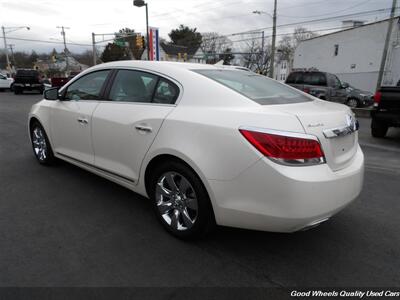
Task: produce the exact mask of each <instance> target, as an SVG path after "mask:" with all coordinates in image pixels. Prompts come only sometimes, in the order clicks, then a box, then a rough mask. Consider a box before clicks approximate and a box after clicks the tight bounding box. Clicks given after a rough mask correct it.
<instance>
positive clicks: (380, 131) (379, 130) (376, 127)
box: [371, 119, 389, 138]
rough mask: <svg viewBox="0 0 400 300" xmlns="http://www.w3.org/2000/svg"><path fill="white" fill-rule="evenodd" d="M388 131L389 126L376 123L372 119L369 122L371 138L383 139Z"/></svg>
mask: <svg viewBox="0 0 400 300" xmlns="http://www.w3.org/2000/svg"><path fill="white" fill-rule="evenodd" d="M388 129H389V126H387V125H386V124H384V123H382V122H378V121H376V120H374V119H372V122H371V134H372V136H373V137H376V138H383V137H385V136H386V134H387V131H388Z"/></svg>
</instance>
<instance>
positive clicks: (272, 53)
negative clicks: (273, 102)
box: [269, 0, 277, 78]
mask: <svg viewBox="0 0 400 300" xmlns="http://www.w3.org/2000/svg"><path fill="white" fill-rule="evenodd" d="M276 2H277V0H274V15H273V17H272V23H273V24H272V45H271V66H270V68H269V77H270V78H274V64H275V43H276V6H277V3H276Z"/></svg>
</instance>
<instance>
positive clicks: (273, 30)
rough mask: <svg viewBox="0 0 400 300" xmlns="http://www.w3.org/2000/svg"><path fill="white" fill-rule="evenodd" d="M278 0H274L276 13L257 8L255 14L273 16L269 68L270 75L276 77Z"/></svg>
mask: <svg viewBox="0 0 400 300" xmlns="http://www.w3.org/2000/svg"><path fill="white" fill-rule="evenodd" d="M276 2H277V0H275V1H274V14H273V15H271V14H270V13H267V12H265V11H260V10H255V11H253V14H258V15H261V14H265V15H268V16H270V17H271V18H272V23H273V25H272V45H271V67H270V68H269V77H271V78H274V64H275V43H276V6H277V4H276Z"/></svg>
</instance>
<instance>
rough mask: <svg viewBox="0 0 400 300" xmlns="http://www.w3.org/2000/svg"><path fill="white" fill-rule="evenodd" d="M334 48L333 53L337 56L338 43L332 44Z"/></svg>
mask: <svg viewBox="0 0 400 300" xmlns="http://www.w3.org/2000/svg"><path fill="white" fill-rule="evenodd" d="M334 49H335V51H334V55H335V56H338V54H339V45H338V44H336V45H335V46H334Z"/></svg>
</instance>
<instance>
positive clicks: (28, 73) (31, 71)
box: [17, 70, 39, 77]
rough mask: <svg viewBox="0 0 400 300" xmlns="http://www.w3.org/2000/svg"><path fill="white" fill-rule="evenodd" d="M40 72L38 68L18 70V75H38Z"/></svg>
mask: <svg viewBox="0 0 400 300" xmlns="http://www.w3.org/2000/svg"><path fill="white" fill-rule="evenodd" d="M38 75H39V72H38V71H36V70H17V76H36V77H37V76H38Z"/></svg>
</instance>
